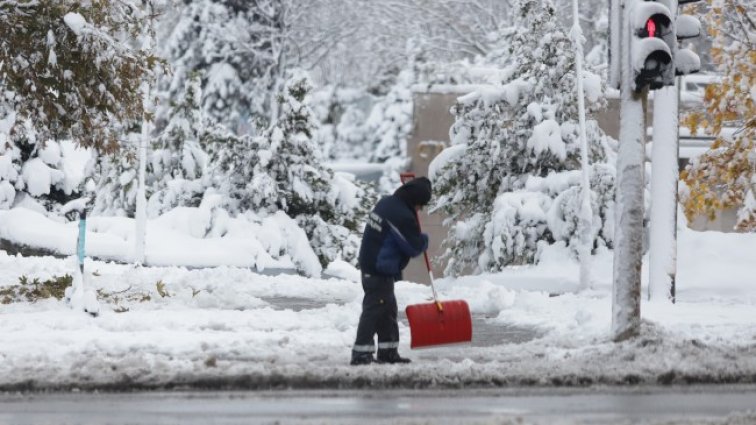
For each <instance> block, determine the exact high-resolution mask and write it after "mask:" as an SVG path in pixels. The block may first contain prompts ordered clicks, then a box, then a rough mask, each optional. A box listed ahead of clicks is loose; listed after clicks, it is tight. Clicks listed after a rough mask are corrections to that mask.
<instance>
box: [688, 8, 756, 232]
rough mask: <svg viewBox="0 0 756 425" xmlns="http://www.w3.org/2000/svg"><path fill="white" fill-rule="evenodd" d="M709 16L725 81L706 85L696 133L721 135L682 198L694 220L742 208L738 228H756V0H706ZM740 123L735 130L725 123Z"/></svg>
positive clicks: (693, 168) (693, 117)
mask: <svg viewBox="0 0 756 425" xmlns="http://www.w3.org/2000/svg"><path fill="white" fill-rule="evenodd" d="M707 2H708V3H709V7H710V8H709V11H708V13H707V14H706V15H705V16H704V18H703V19H704V21H705V22H706V24H707V26H708V31H709V35H710V36H711V37H712V41H713V47H712V51H711V54H712V58H713V60H714V62H715V63H717V64H718V67H719V69H720V71H721V72H722V81H721V83H720V84H713V85H710V86H708V87H707V89H706V94H705V96H704V102H705V104H706V109H705V111H700V112H695V113H692V114H689V115H688V116H687V117H686V119H685V124H686V125H687V126H688V127H690V129H691V131H693V132H694V133H695V132H696V131H697V130H698V129H699V128H705V129H706V130H707V131H708V132H710V133H711V134H715V135H717V139H716V140H715V141H714V143H713V144H712V146H711V148H710V149H709V150H708V151H707V152H706V153H704V154H703V155H702V156H701V157H699V158H698V159H697V160H695V161H693V162H692V163H691V164H690V165H689V166H688V167H687V168H686V169H685V170H684V171H683V172H682V173H681V178H682V179H683V181H685V183H686V184H687V187H688V189H687V191H685V192H684V193H683V196H682V199H681V200H682V202H683V205H684V208H685V215H686V216H687V217H688V219H689V220H692V219H693V218H695V217H697V216H700V215H705V216H707V217H709V218H710V219H713V218H714V217H716V215H717V213H719V212H720V211H722V210H723V209H729V208H736V209H738V220H737V224H736V226H735V227H736V229H738V230H742V231H751V232H753V231H756V200H755V196H756V177H754V171H755V170H756V147H755V146H754V136H755V135H756V106H755V105H756V2H754V1H753V0H707ZM724 127H730V128H735V132H734V133H733V134H732V135H729V134H727V135H725V134H722V128H724Z"/></svg>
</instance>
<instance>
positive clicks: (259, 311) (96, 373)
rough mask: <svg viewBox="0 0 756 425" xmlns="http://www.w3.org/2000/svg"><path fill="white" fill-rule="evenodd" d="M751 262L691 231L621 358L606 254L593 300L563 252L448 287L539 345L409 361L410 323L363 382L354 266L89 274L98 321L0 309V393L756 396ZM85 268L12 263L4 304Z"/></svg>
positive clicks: (400, 290)
mask: <svg viewBox="0 0 756 425" xmlns="http://www.w3.org/2000/svg"><path fill="white" fill-rule="evenodd" d="M6 230H7V229H6ZM71 233H72V235H71V238H72V239H73V238H75V235H74V234H73V233H74V230H73V229H71ZM149 238H150V237H149V234H148V241H149ZM74 243H75V241H73V240H72V242H71V245H74ZM164 243H168V241H164ZM74 246H75V245H74ZM183 252H186V255H187V256H195V255H197V253H196V252H192V251H191V250H185V251H183ZM754 252H756V234H734V233H733V234H723V233H711V232H708V233H699V232H693V231H689V230H684V229H681V232H680V245H679V254H678V267H679V268H678V270H679V272H678V275H677V282H678V287H677V295H678V302H677V304H675V305H668V304H665V303H649V302H647V301H645V297H644V302H643V305H642V316H643V318H644V324H643V332H642V335H641V337H639V338H637V339H635V340H632V341H629V342H624V343H613V342H611V341H610V326H611V314H610V313H611V280H612V275H611V274H612V255H611V253H609V252H603V253H600V254H598V255H596V256H595V257H594V270H593V278H594V280H595V285H594V288H593V289H592V290H588V291H583V292H579V293H576V292H575V291H576V288H577V286H578V264H577V263H576V262H575V261H574V260H572V259H570V258H569V256H568V255H566V251H565V250H564V249H560V248H559V247H552V248H551V249H550V250H549V251H548V252H547V253H546V254H545V255H544V256H543V261H542V262H541V264H539V265H538V266H535V267H519V268H512V269H509V270H507V271H505V272H502V273H499V274H495V275H483V276H470V277H463V278H459V279H439V281H438V286H439V289H440V295H441V297H442V298H443V299H460V298H461V299H465V300H467V302H468V303H469V304H470V307H471V310H472V312H473V314H474V315H475V316H476V317H478V318H481V319H484V320H485V322H486V323H487V324H488V325H490V326H498V325H501V326H502V329H505V327H506V326H517V327H521V328H526V329H533V331H534V333H535V334H536V335H537V337H536V338H535V339H532V340H528V341H526V342H520V343H494V344H493V345H492V344H485V343H483V344H476V345H475V346H454V347H444V348H432V349H425V350H418V351H412V350H410V348H409V338H410V336H409V328H408V327H407V325H406V322H402V323H400V332H401V345H400V352H401V353H402V354H404V355H406V356H408V357H410V358H412V359H413V360H414V361H413V363H412V364H410V365H402V366H393V365H371V366H366V367H351V366H348V362H349V357H350V349H351V345H352V343H353V340H354V336H355V331H356V326H357V321H358V317H359V314H360V303H361V299H362V289H361V287H360V285H359V283H357V282H356V279H357V276H356V271H355V270H353V269H350V267H349V266H348V265H345V264H340V265H333V266H332V267H331V268H330V270H329V271H330V274H332V275H338V276H343V278H328V279H324V278H308V277H303V276H297V275H278V276H265V275H261V274H257V273H256V272H255V271H253V269H249V268H235V267H229V266H221V267H217V268H206V269H186V268H182V267H145V268H140V267H134V266H131V265H123V264H113V263H105V262H99V261H88V262H87V264H86V270H87V271H88V272H87V281H86V284H87V285H89V287H90V288H92V287H94V288H96V289H99V290H101V296H100V303H101V307H102V308H101V314H100V316H99V317H96V318H93V317H90V316H89V315H87V314H84V313H80V312H77V311H73V310H71V309H70V308H69V307H68V306H67V305H66V303H65V302H64V301H58V300H55V299H46V300H42V301H38V302H35V303H29V302H13V303H9V304H0V330H1V331H0V390H9V389H24V388H28V389H40V388H47V389H67V388H158V387H176V386H183V385H187V386H204V387H211V388H220V387H237V388H278V387H289V386H291V387H300V388H307V387H330V388H334V387H410V388H418V387H468V386H496V385H587V384H635V383H641V384H659V383H661V384H679V383H690V382H729V383H737V382H748V383H754V382H756V308H755V306H756V281H755V280H754V276H756V261H754V254H753V253H754ZM177 255H178V254H177ZM229 255H231V256H232V257H233V256H234V254H233V253H231V254H229ZM75 264H76V261H75V258H74V257H69V258H67V259H55V258H51V257H44V258H43V257H33V258H25V257H19V256H10V255H8V254H7V253H5V252H4V251H0V290H1V289H3V288H8V287H9V286H11V285H16V284H18V282H19V278H20V277H21V276H27V277H29V278H35V277H36V278H39V279H41V280H44V279H47V278H49V277H51V276H53V275H58V276H59V275H63V274H66V273H73V271H74V269H75ZM643 289H644V294H645V293H646V292H645V291H646V285H645V283H644V288H643ZM396 292H397V298H398V300H399V304H400V308H403V306H405V305H407V304H412V303H417V302H422V301H425V300H427V299H428V298H429V296H430V290H429V288H427V287H425V286H423V285H419V284H414V283H411V282H400V283H399V284H398V285H397V290H396ZM161 293H162V294H161ZM103 294H104V295H103ZM474 331H475V330H474Z"/></svg>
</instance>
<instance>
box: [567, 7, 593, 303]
mask: <svg viewBox="0 0 756 425" xmlns="http://www.w3.org/2000/svg"><path fill="white" fill-rule="evenodd" d="M578 12H579V7H578V0H572V15H573V20H574V22H573V24H572V32H571V36H572V40H573V43H575V66H576V68H577V69H576V72H575V74H576V77H575V80H576V81H577V92H578V115H579V121H580V159H581V163H582V168H583V174H582V177H583V178H582V182H581V183H582V184H581V186H582V187H581V197H580V198H581V201H580V214H579V224H580V226H579V227H580V230H579V231H580V248H578V253H579V257H580V289H583V290H585V289H590V288H591V286H592V285H591V249H592V247H593V238H592V237H591V227H592V221H593V210H592V208H591V183H590V181H591V169H590V163H589V162H588V138H587V137H586V135H585V133H586V130H585V92H584V90H583V31H582V30H581V29H580V19H579V16H578Z"/></svg>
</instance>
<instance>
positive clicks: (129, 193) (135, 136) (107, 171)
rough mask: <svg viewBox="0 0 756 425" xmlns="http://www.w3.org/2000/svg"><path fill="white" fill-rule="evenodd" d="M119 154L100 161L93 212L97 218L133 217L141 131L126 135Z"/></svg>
mask: <svg viewBox="0 0 756 425" xmlns="http://www.w3.org/2000/svg"><path fill="white" fill-rule="evenodd" d="M124 133H125V134H124V136H123V140H121V146H120V147H119V149H118V152H115V153H106V154H103V155H100V156H99V158H97V164H96V166H95V172H94V178H95V180H96V183H95V184H96V189H95V194H96V196H95V199H94V207H93V212H94V213H95V214H97V215H105V216H123V217H134V213H135V212H136V197H137V185H138V175H137V174H138V168H139V164H138V161H137V149H138V148H139V140H140V139H139V138H140V137H141V136H140V134H139V132H138V130H134V129H131V131H125V132H124Z"/></svg>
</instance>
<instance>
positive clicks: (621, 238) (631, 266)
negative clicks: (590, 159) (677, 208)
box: [611, 0, 648, 341]
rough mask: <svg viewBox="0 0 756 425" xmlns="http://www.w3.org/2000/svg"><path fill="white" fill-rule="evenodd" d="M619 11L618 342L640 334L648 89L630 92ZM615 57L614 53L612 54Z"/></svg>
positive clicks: (626, 39)
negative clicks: (645, 105)
mask: <svg viewBox="0 0 756 425" xmlns="http://www.w3.org/2000/svg"><path fill="white" fill-rule="evenodd" d="M611 1H612V2H613V3H612V7H613V8H617V9H614V10H620V13H621V15H620V16H621V19H619V21H620V28H619V29H616V28H615V29H613V30H612V31H617V30H619V31H618V32H617V33H616V34H617V35H619V38H620V43H617V44H619V47H620V52H619V54H617V55H615V56H614V57H615V58H619V65H620V69H619V71H620V102H621V103H620V134H619V138H620V140H619V151H618V155H617V180H616V198H615V199H616V205H615V208H616V221H615V231H614V270H613V271H614V273H613V286H612V338H613V339H614V340H615V341H623V340H626V339H628V338H631V337H634V336H636V335H638V334H639V333H640V298H641V297H640V294H641V265H642V256H643V213H644V204H643V189H644V188H643V185H644V183H643V174H644V166H643V165H644V156H645V155H644V148H645V130H646V126H645V122H646V117H645V110H644V104H645V102H646V99H647V96H648V88H644V89H642V90H641V91H640V92H636V91H635V85H634V81H633V79H634V73H633V66H632V63H631V55H630V42H631V30H630V22H631V21H630V18H631V16H630V13H631V11H630V8H629V7H627V6H628V5H627V3H628V1H627V0H625V1H621V0H611ZM614 53H616V52H614Z"/></svg>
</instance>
